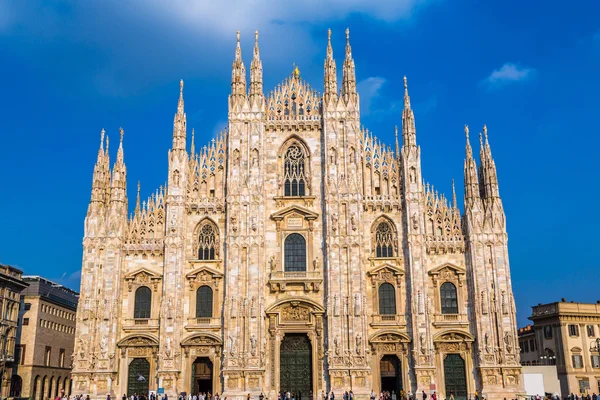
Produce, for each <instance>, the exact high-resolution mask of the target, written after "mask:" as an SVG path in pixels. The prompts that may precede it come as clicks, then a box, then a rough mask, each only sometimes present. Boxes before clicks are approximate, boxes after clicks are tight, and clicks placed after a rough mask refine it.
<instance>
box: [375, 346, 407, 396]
mask: <svg viewBox="0 0 600 400" xmlns="http://www.w3.org/2000/svg"><path fill="white" fill-rule="evenodd" d="M379 371H380V373H381V391H382V392H390V393H392V392H395V393H396V394H399V393H400V391H401V390H402V367H401V363H400V359H399V358H398V356H395V355H391V354H386V355H385V356H383V358H382V359H381V361H380V362H379Z"/></svg>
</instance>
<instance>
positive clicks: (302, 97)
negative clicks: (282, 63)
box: [266, 72, 321, 120]
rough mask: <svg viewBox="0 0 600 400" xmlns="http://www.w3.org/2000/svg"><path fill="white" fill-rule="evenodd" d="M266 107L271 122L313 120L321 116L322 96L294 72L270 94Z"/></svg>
mask: <svg viewBox="0 0 600 400" xmlns="http://www.w3.org/2000/svg"><path fill="white" fill-rule="evenodd" d="M266 106H267V118H268V119H270V120H278V119H281V120H293V119H299V120H311V119H315V118H318V117H319V116H320V112H321V110H320V108H321V95H320V94H319V93H318V92H317V91H316V90H314V89H313V88H312V87H311V86H310V85H309V84H308V83H307V82H306V81H305V80H304V79H302V78H300V73H299V72H297V73H296V72H294V73H293V74H292V75H290V76H289V77H288V78H286V79H284V80H283V82H281V83H280V84H279V85H277V86H276V87H275V89H273V90H272V91H271V93H269V96H268V97H267V101H266Z"/></svg>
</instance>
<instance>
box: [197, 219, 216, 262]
mask: <svg viewBox="0 0 600 400" xmlns="http://www.w3.org/2000/svg"><path fill="white" fill-rule="evenodd" d="M217 242H218V241H217V232H216V228H215V226H214V225H213V224H212V223H210V222H207V223H205V224H203V225H202V226H201V227H200V237H199V238H198V259H199V260H214V259H215V258H216V255H217V253H218V251H217V246H218V243H217Z"/></svg>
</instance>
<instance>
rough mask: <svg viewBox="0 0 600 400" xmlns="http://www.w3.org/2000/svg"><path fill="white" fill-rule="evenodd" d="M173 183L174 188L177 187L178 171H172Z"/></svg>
mask: <svg viewBox="0 0 600 400" xmlns="http://www.w3.org/2000/svg"><path fill="white" fill-rule="evenodd" d="M173 183H174V184H175V186H179V171H178V170H175V171H173Z"/></svg>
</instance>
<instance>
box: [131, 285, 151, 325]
mask: <svg viewBox="0 0 600 400" xmlns="http://www.w3.org/2000/svg"><path fill="white" fill-rule="evenodd" d="M151 309H152V292H151V291H150V288H148V287H147V286H141V287H139V288H138V289H137V290H136V291H135V305H134V309H133V318H145V319H149V318H150V311H151Z"/></svg>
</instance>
